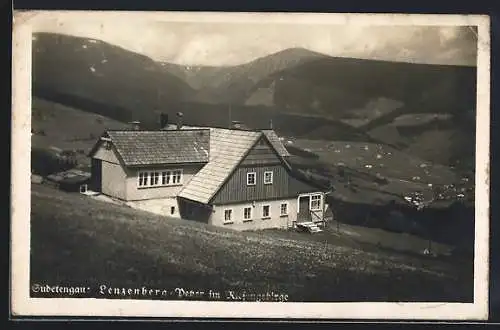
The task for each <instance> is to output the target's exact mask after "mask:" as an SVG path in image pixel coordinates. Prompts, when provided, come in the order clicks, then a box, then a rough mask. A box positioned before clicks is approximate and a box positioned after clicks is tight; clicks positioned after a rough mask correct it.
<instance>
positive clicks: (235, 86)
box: [33, 33, 476, 164]
mask: <svg viewBox="0 0 500 330" xmlns="http://www.w3.org/2000/svg"><path fill="white" fill-rule="evenodd" d="M33 93H34V94H35V95H36V96H37V97H40V98H43V99H48V100H51V101H55V102H58V103H61V104H66V105H68V106H71V107H74V108H79V109H82V110H84V111H88V112H94V113H98V114H101V115H104V116H107V117H110V118H112V119H115V120H120V121H130V120H140V121H141V122H143V124H144V125H145V126H148V127H156V126H157V125H158V117H159V112H167V113H170V114H174V113H175V112H177V111H182V112H184V114H185V120H186V122H193V123H195V124H203V123H207V124H211V125H216V126H227V125H229V123H230V121H231V120H242V121H244V122H245V123H246V124H247V126H251V127H263V126H265V127H268V126H269V125H270V122H271V121H272V125H273V127H274V128H275V129H276V130H277V131H278V133H280V134H281V135H290V136H299V137H302V138H310V139H325V140H344V141H348V140H357V141H369V140H374V141H379V142H383V143H385V144H388V145H392V146H395V147H398V148H399V149H400V150H403V151H405V150H406V151H408V152H412V153H415V154H416V155H417V156H420V157H422V158H427V159H429V158H431V159H429V160H431V161H437V162H441V163H447V164H448V163H450V162H452V161H453V162H454V161H455V160H457V159H459V161H461V162H462V163H471V159H472V163H473V152H474V137H475V131H474V128H475V125H474V124H475V113H476V109H475V102H476V68H475V67H461V66H451V65H450V66H446V65H425V64H410V63H395V62H383V61H372V60H360V59H352V58H334V57H329V56H326V55H323V54H319V53H315V52H311V51H309V50H306V49H302V48H293V49H286V50H283V51H281V52H278V53H275V54H271V55H269V56H266V57H262V58H259V59H256V60H254V61H252V62H249V63H247V64H243V65H238V66H227V67H204V66H184V65H176V64H172V63H158V62H155V61H153V60H152V59H150V58H148V57H146V56H143V55H140V54H136V53H133V52H130V51H127V50H125V49H122V48H119V47H117V46H113V45H110V44H108V43H105V42H102V41H99V40H94V39H87V38H80V37H72V36H67V35H57V34H49V33H38V34H34V40H33ZM425 113H426V114H430V115H434V114H436V115H441V117H442V118H445V119H443V120H440V123H441V124H440V125H435V122H434V121H431V122H432V123H431V124H429V121H425V122H422V121H421V120H417V117H418V116H419V115H421V114H425ZM442 115H446V116H442ZM401 116H405V117H406V121H407V122H408V118H409V122H410V125H409V126H412V125H411V122H412V116H414V117H415V121H414V122H415V125H414V126H415V129H413V130H412V129H408V128H407V126H408V125H406V126H405V128H401V125H399V124H398V121H397V120H396V119H397V118H399V117H401ZM441 117H440V118H441ZM443 123H445V124H444V126H443V125H442V124H443ZM430 137H433V138H430ZM436 139H437V140H436ZM440 139H441V141H440ZM430 141H432V143H431V142H430ZM421 144H425V146H423V145H421Z"/></svg>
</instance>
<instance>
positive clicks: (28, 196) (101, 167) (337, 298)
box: [11, 11, 490, 320]
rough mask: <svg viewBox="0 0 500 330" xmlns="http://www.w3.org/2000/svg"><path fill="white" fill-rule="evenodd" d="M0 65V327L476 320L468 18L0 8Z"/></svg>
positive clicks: (476, 202)
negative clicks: (6, 111) (1, 226)
mask: <svg viewBox="0 0 500 330" xmlns="http://www.w3.org/2000/svg"><path fill="white" fill-rule="evenodd" d="M13 54H14V55H13V104H12V127H13V130H12V178H13V180H12V188H11V191H12V205H11V210H12V219H11V220H12V221H11V224H12V236H11V237H12V242H11V244H12V249H11V251H12V261H11V262H12V264H11V274H12V277H11V278H12V281H11V312H12V315H13V316H20V317H22V316H47V317H50V316H65V317H72V316H84V317H93V316H109V317H127V316H130V317H144V318H148V317H166V318H183V317H189V318H201V319H204V318H242V319H245V318H253V319H287V320H290V319H318V320H321V319H397V320H406V319H411V320H483V319H486V318H487V317H488V249H489V246H488V238H489V216H488V214H489V210H488V208H489V111H490V109H489V108H490V105H489V104H490V103H489V102H490V81H489V79H490V78H489V70H490V69H489V67H490V22H489V17H488V16H479V15H460V16H459V15H403V14H398V15H395V14H391V15H388V14H387V15H386V14H321V13H316V14H313V13H307V14H306V13H223V12H220V13H218V12H196V13H194V12H99V11H95V12H92V11H88V12H85V11H81V12H79V11H19V12H15V13H14V21H13Z"/></svg>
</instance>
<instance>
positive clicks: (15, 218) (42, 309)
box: [11, 11, 490, 320]
mask: <svg viewBox="0 0 500 330" xmlns="http://www.w3.org/2000/svg"><path fill="white" fill-rule="evenodd" d="M124 17H126V18H127V19H131V20H151V19H158V20H167V21H199V22H200V21H203V22H220V21H224V22H234V23H236V22H238V23H241V22H253V23H258V22H264V21H265V22H266V23H269V22H273V23H277V24H278V23H289V22H290V21H292V22H293V24H310V23H314V24H370V25H477V26H478V57H477V61H478V63H477V81H478V84H477V126H476V195H475V199H476V211H475V212H476V213H475V215H476V222H475V229H476V232H475V256H474V265H475V266H474V273H475V275H474V303H470V304H469V303H367V302H357V303H293V302H287V303H270V302H212V301H210V302H194V301H142V300H116V299H111V300H107V299H86V298H74V299H71V298H50V299H49V298H43V299H41V298H30V297H29V288H30V282H29V270H30V267H29V265H30V264H29V257H30V199H31V198H30V187H31V183H30V176H29V174H30V173H31V169H30V150H31V135H30V132H31V40H32V38H31V37H32V26H33V24H35V23H36V22H37V21H39V20H43V19H58V20H76V19H90V20H103V19H105V20H112V19H115V18H119V19H123V18H124ZM12 76H13V80H12V81H13V83H12V86H13V94H12V95H13V98H12V128H13V129H12V144H11V145H12V149H11V150H12V151H11V159H12V173H11V177H12V184H11V196H12V199H11V200H12V202H11V215H12V216H11V312H12V315H14V316H86V317H92V316H115V317H126V316H130V317H175V318H180V317H190V318H193V317H194V318H206V317H208V318H259V319H266V318H280V319H295V318H308V319H414V320H481V319H485V318H487V316H488V272H489V267H488V261H489V142H490V141H489V129H490V120H489V118H490V112H489V111H490V109H489V107H490V103H489V102H490V22H489V17H488V16H484V15H468V16H461V15H414V14H310V13H307V14H306V13H293V14H292V13H215V12H212V13H188V12H176V13H165V12H163V13H162V12H98V11H96V12H83V11H71V12H69V11H66V12H64V11H32V12H31V11H26V12H22V11H21V12H17V13H15V14H14V21H13V71H12Z"/></svg>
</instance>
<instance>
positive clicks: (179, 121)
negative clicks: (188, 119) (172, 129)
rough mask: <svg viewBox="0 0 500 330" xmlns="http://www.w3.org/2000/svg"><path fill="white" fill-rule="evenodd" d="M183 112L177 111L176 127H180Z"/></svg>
mask: <svg viewBox="0 0 500 330" xmlns="http://www.w3.org/2000/svg"><path fill="white" fill-rule="evenodd" d="M183 116H184V114H183V113H182V112H177V129H181V128H182V117H183Z"/></svg>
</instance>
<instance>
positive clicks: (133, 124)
mask: <svg viewBox="0 0 500 330" xmlns="http://www.w3.org/2000/svg"><path fill="white" fill-rule="evenodd" d="M129 125H130V127H131V128H132V130H134V131H138V130H140V129H141V122H140V121H137V120H135V121H131V122H129Z"/></svg>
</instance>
